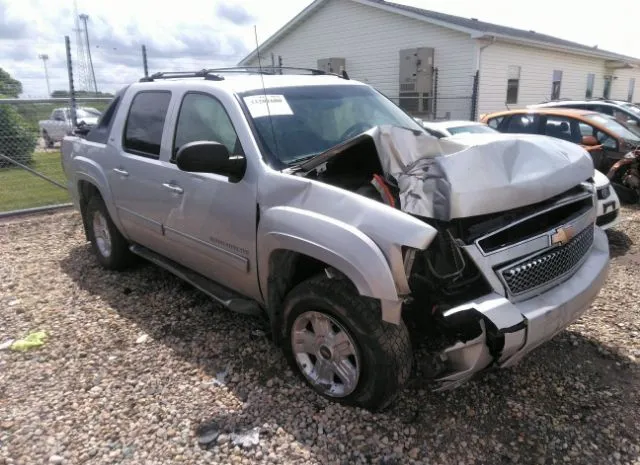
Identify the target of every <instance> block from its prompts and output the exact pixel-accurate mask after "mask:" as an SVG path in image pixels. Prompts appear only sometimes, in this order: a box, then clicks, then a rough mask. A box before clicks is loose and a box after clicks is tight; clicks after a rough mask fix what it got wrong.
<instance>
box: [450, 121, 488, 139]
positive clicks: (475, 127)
mask: <svg viewBox="0 0 640 465" xmlns="http://www.w3.org/2000/svg"><path fill="white" fill-rule="evenodd" d="M447 131H449V132H450V133H451V135H452V136H455V135H456V134H466V133H469V134H484V133H487V132H498V131H496V130H495V129H493V128H490V127H489V126H486V125H484V124H472V125H469V126H457V127H454V128H448V129H447Z"/></svg>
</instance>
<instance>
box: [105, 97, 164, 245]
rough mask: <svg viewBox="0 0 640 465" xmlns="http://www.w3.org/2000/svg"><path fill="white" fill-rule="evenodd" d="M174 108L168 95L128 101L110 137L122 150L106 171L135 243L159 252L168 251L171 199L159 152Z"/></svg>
mask: <svg viewBox="0 0 640 465" xmlns="http://www.w3.org/2000/svg"><path fill="white" fill-rule="evenodd" d="M170 103H171V92H169V91H167V90H141V91H138V92H137V93H135V94H134V95H132V96H127V97H126V98H125V100H123V102H122V104H123V107H124V108H127V107H128V112H127V117H126V119H125V120H124V121H122V119H120V120H118V122H117V123H116V124H114V128H113V131H112V133H111V136H110V138H111V139H110V142H111V143H113V145H114V146H115V147H117V149H118V150H117V155H116V156H115V157H114V159H113V160H112V162H111V163H110V166H109V170H108V177H109V185H110V186H111V190H112V196H113V199H114V201H115V205H116V210H117V214H118V217H119V219H120V221H121V223H122V225H123V227H124V229H125V232H126V233H127V235H128V236H129V237H130V238H131V239H132V240H133V241H135V242H137V243H139V244H142V245H144V246H146V247H149V248H151V249H153V250H156V251H157V252H160V253H161V252H162V251H163V249H164V248H165V246H166V242H165V240H164V235H163V228H162V222H163V220H164V218H165V217H166V213H167V202H168V200H169V194H168V191H167V189H166V188H164V187H163V186H162V179H164V177H165V175H164V171H165V170H166V168H165V166H164V163H163V162H161V161H160V153H161V149H162V147H163V134H164V131H165V129H164V128H165V125H166V122H167V120H168V119H169V118H168V117H167V116H168V112H169V109H170ZM129 104H130V105H129ZM116 126H118V127H116Z"/></svg>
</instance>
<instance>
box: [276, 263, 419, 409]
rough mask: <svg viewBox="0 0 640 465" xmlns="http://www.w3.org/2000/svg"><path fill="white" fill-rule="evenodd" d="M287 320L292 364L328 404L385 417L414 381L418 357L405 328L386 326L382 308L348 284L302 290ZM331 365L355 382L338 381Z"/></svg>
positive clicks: (329, 282) (292, 299)
mask: <svg viewBox="0 0 640 465" xmlns="http://www.w3.org/2000/svg"><path fill="white" fill-rule="evenodd" d="M283 316H284V331H283V347H284V352H285V355H286V357H287V360H288V362H289V364H290V365H291V367H292V369H293V370H294V371H295V372H297V373H298V375H299V376H300V377H301V378H302V379H303V380H304V381H305V382H306V383H307V384H309V385H310V386H311V387H312V388H314V389H315V390H316V391H317V392H318V393H319V394H321V395H322V396H324V397H326V398H328V399H331V400H333V401H337V402H340V403H343V404H346V405H351V406H356V407H362V408H365V409H367V410H370V411H379V410H382V409H384V408H385V407H387V406H388V405H389V404H390V403H391V402H392V401H393V400H394V399H395V398H396V396H397V395H398V394H399V393H400V391H401V390H402V387H403V386H404V384H405V382H406V381H407V379H408V378H409V375H410V373H411V364H412V352H411V342H410V339H409V332H408V331H407V328H406V326H405V325H404V322H401V323H400V324H399V325H393V324H390V323H386V322H384V321H382V318H381V310H380V304H379V303H378V302H377V301H376V300H374V299H371V298H368V297H362V296H360V295H359V294H358V292H357V290H356V289H355V287H354V286H353V285H352V284H351V283H350V282H348V281H346V280H344V279H329V278H328V277H326V276H324V275H318V276H316V277H313V278H310V279H309V280H307V281H305V282H303V283H301V284H299V285H298V286H296V287H295V288H294V289H293V290H292V291H291V292H290V293H289V294H288V295H287V297H286V298H285V302H284V312H283ZM322 321H324V323H322V324H320V323H321V322H322ZM327 321H328V326H327ZM316 327H318V328H328V331H326V330H323V329H320V330H316V329H315V328H316ZM323 331H324V334H327V336H323ZM305 342H306V344H305ZM303 348H304V349H306V350H304V349H303ZM337 349H340V353H338V351H337ZM351 353H352V354H351ZM309 354H314V355H309ZM345 354H350V355H348V356H345ZM340 359H341V360H340ZM327 364H328V365H329V366H330V367H339V368H338V370H339V371H340V372H341V374H345V373H347V374H349V376H338V375H337V374H336V373H338V371H335V370H332V369H327ZM345 367H346V368H345ZM350 370H351V371H350ZM354 372H355V375H354V374H353V373H354ZM327 373H328V374H329V375H331V374H333V379H332V380H331V381H328V380H329V379H330V376H324V377H322V376H321V375H322V374H327ZM320 378H321V379H320ZM345 379H346V380H348V381H347V382H345V381H344V380H345ZM341 385H342V387H341Z"/></svg>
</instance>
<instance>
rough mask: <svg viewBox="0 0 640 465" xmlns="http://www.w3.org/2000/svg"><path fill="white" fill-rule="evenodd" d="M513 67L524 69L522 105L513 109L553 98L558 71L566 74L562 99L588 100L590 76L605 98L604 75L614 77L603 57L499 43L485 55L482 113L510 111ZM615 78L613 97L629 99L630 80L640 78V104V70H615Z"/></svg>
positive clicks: (639, 93)
mask: <svg viewBox="0 0 640 465" xmlns="http://www.w3.org/2000/svg"><path fill="white" fill-rule="evenodd" d="M510 65H515V66H520V67H521V73H520V86H519V90H518V102H517V104H510V105H509V108H511V109H514V108H523V107H525V106H526V105H531V104H535V103H541V102H543V101H544V100H546V99H549V98H550V97H551V82H552V77H553V71H554V70H561V71H562V85H561V90H560V98H571V99H584V98H585V93H586V90H587V75H588V74H589V73H593V74H595V86H594V91H593V97H602V95H603V90H604V76H605V75H606V74H611V71H608V70H607V69H606V68H605V60H604V59H601V58H590V57H585V56H581V55H574V54H570V53H564V52H555V51H550V50H544V49H538V48H533V47H525V46H520V45H515V44H506V43H500V42H497V43H494V44H492V45H490V46H488V47H487V48H486V49H484V51H483V52H482V57H481V70H480V92H479V94H480V97H479V101H478V114H482V113H490V112H494V111H501V110H505V109H506V105H505V101H506V96H507V71H508V68H509V66H510ZM614 75H615V76H618V79H616V80H614V82H613V86H612V89H611V98H615V99H621V100H626V99H627V89H628V86H629V78H631V77H636V92H635V93H634V100H635V101H640V69H637V68H636V69H633V70H615V71H614Z"/></svg>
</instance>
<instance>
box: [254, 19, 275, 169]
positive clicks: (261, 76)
mask: <svg viewBox="0 0 640 465" xmlns="http://www.w3.org/2000/svg"><path fill="white" fill-rule="evenodd" d="M253 35H254V36H255V38H256V52H257V54H258V68H259V69H260V80H261V82H262V94H263V95H264V103H265V105H266V106H267V117H268V118H269V125H270V126H271V137H273V145H274V148H275V150H276V152H280V150H278V140H277V139H276V130H275V128H274V127H273V119H272V118H271V108H269V99H268V98H267V88H266V87H265V85H264V74H263V73H262V59H261V58H260V45H259V44H258V27H257V26H255V25H254V26H253ZM280 72H282V71H280ZM274 155H276V156H277V154H274Z"/></svg>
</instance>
